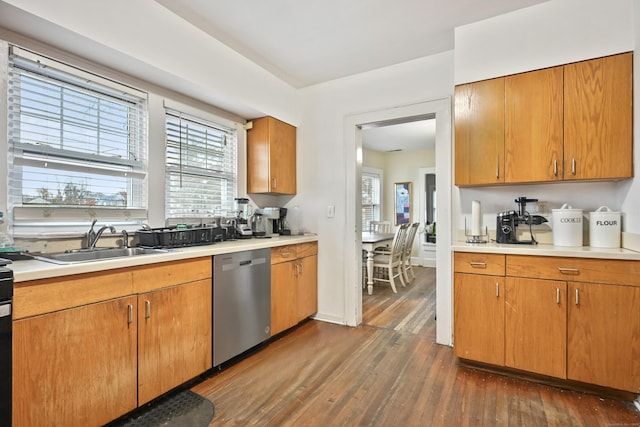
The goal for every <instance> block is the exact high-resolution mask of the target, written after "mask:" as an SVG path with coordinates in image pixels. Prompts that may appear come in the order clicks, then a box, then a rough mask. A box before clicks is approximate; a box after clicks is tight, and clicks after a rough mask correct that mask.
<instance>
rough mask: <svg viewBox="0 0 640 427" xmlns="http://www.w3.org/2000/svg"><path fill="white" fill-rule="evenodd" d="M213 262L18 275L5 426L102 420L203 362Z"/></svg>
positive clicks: (208, 356) (208, 359)
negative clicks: (9, 419)
mask: <svg viewBox="0 0 640 427" xmlns="http://www.w3.org/2000/svg"><path fill="white" fill-rule="evenodd" d="M211 271H212V270H211V257H206V258H197V259H191V260H184V261H174V262H167V263H161V264H151V265H147V266H144V267H138V268H131V269H122V270H114V272H105V273H90V274H81V275H77V276H69V277H66V278H59V279H58V280H57V281H56V280H55V279H46V280H41V281H34V282H27V283H19V284H18V285H17V286H16V288H15V289H14V319H16V320H14V322H13V334H14V335H13V336H14V339H13V342H14V344H13V372H12V375H13V378H14V379H15V380H14V388H13V427H22V426H25V427H31V426H40V425H42V426H45V425H46V426H101V425H104V424H106V423H108V422H110V421H112V420H114V419H116V418H118V417H120V416H122V415H124V414H126V413H127V412H130V411H132V410H133V409H135V408H136V407H138V406H141V405H143V404H145V403H147V402H149V401H150V400H152V399H154V398H156V397H158V396H160V395H161V394H163V393H165V392H167V391H169V390H171V389H172V388H174V387H176V386H179V385H180V384H182V383H184V382H186V381H188V380H190V379H192V378H194V377H196V376H197V375H199V374H201V373H203V372H205V371H206V370H208V369H209V368H211V366H212V363H213V360H212V339H211V327H212V321H211V306H212V299H211V291H212V288H211V283H212V282H211ZM114 293H115V294H117V293H120V294H122V293H126V294H128V295H123V296H120V297H118V296H117V295H114ZM107 298H108V300H105V301H102V300H104V299H107ZM60 301H73V305H75V307H71V308H66V309H59V308H60V307H59V306H58V305H59V304H60ZM52 309H56V310H57V311H51V310H52Z"/></svg>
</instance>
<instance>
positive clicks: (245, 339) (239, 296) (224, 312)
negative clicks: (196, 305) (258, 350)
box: [213, 248, 271, 366]
mask: <svg viewBox="0 0 640 427" xmlns="http://www.w3.org/2000/svg"><path fill="white" fill-rule="evenodd" d="M270 336H271V249H269V248H265V249H257V250H253V251H244V252H236V253H230V254H224V255H215V256H214V257H213V366H218V365H220V364H221V363H223V362H226V361H227V360H229V359H231V358H233V357H235V356H237V355H239V354H241V353H243V352H245V351H246V350H249V349H250V348H252V347H255V346H256V345H258V344H260V343H262V342H264V341H265V340H267V339H268V338H269V337H270Z"/></svg>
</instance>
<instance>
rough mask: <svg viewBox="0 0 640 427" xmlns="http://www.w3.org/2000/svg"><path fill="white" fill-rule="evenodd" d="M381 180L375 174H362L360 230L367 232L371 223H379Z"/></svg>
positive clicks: (364, 172)
mask: <svg viewBox="0 0 640 427" xmlns="http://www.w3.org/2000/svg"><path fill="white" fill-rule="evenodd" d="M380 186H381V178H380V175H379V174H378V173H375V172H366V171H363V172H362V229H363V230H368V229H369V225H370V223H371V221H380Z"/></svg>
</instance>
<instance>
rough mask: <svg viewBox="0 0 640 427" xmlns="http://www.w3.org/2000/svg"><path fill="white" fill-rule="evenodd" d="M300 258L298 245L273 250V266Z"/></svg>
mask: <svg viewBox="0 0 640 427" xmlns="http://www.w3.org/2000/svg"><path fill="white" fill-rule="evenodd" d="M296 258H298V245H285V246H278V247H275V248H271V264H279V263H281V262H287V261H291V260H294V259H296Z"/></svg>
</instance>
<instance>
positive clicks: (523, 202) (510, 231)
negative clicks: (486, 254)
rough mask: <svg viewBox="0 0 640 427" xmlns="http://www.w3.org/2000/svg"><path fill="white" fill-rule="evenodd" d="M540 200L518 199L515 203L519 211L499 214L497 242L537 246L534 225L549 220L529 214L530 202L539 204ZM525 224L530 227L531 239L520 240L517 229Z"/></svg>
mask: <svg viewBox="0 0 640 427" xmlns="http://www.w3.org/2000/svg"><path fill="white" fill-rule="evenodd" d="M537 201H538V199H527V198H526V197H524V196H522V197H518V198H517V199H516V200H515V202H516V203H517V204H518V210H517V211H515V210H511V211H505V212H500V213H498V217H497V220H496V222H497V223H496V242H497V243H508V244H520V245H537V244H538V242H537V241H536V239H535V237H533V231H532V230H531V227H532V225H539V224H542V223H543V222H548V221H547V219H546V218H545V217H543V216H540V215H531V214H530V213H529V212H527V210H526V207H527V203H528V202H537ZM520 224H524V225H528V226H529V235H530V236H531V239H529V240H520V239H518V233H517V230H516V228H517V227H518V225H520Z"/></svg>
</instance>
